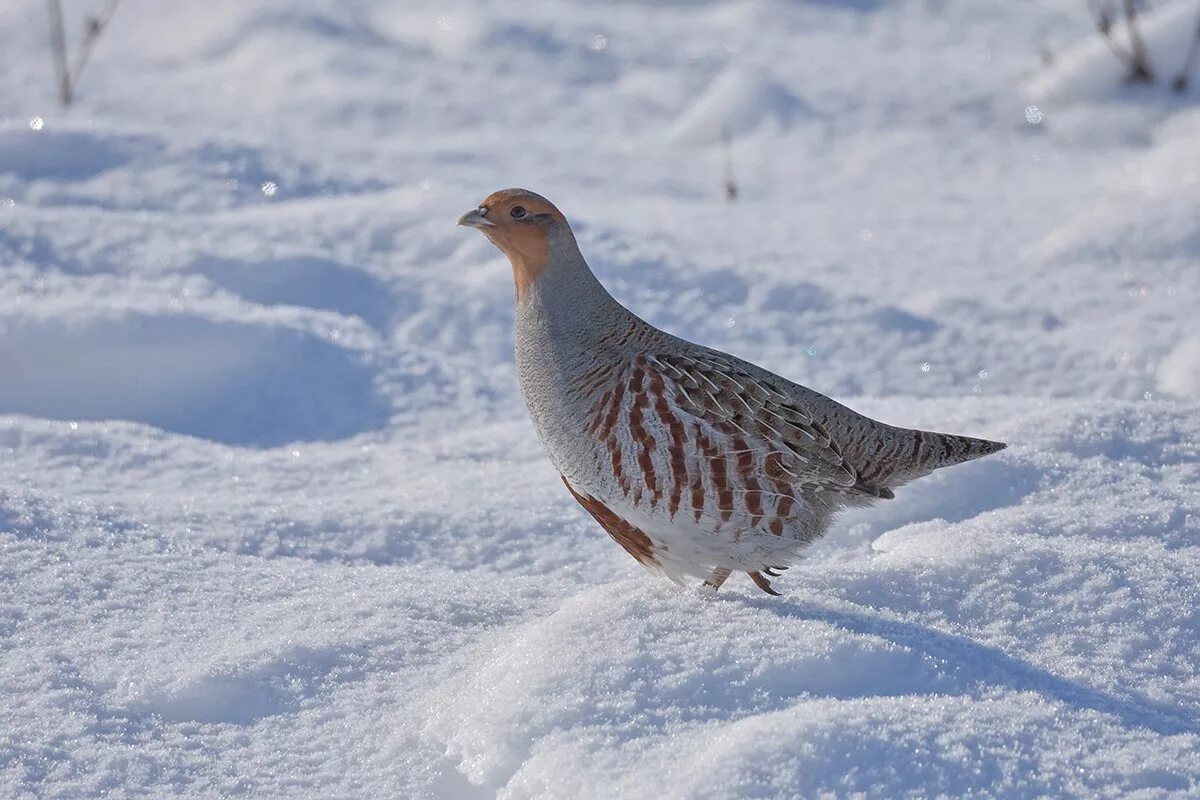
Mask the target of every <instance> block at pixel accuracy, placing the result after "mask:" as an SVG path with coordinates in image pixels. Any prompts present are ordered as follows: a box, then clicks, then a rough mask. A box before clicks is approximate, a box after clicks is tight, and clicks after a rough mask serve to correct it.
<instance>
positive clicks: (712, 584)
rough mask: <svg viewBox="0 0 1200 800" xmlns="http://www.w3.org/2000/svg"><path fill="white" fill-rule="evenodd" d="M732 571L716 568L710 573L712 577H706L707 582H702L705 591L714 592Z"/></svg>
mask: <svg viewBox="0 0 1200 800" xmlns="http://www.w3.org/2000/svg"><path fill="white" fill-rule="evenodd" d="M731 572H733V570H731V569H729V568H727V567H717V568H716V569H714V570H713V571H712V575H709V576H708V580H706V581H705V582H704V588H705V589H712V590H713V591H714V592H715V591H716V590H717V589H720V588H721V584H722V583H724V582H725V579H726V578H728V577H729V573H731Z"/></svg>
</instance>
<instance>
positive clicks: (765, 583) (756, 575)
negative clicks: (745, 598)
mask: <svg viewBox="0 0 1200 800" xmlns="http://www.w3.org/2000/svg"><path fill="white" fill-rule="evenodd" d="M746 574H747V575H749V576H750V580H752V581H754V585H755V586H757V587H758V588H760V589H762V590H763V591H764V592H766V593H767V594H773V595H775V596H776V597H778V596H779V592H777V591H775V590H774V589H772V588H771V582H770V581H769V580H767V579H766V578H764V577H763V576H762V573H761V572H747V573H746Z"/></svg>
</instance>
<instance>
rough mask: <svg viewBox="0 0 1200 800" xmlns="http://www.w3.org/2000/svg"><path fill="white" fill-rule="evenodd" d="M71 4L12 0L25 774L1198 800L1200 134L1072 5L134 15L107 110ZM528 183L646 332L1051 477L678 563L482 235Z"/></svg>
mask: <svg viewBox="0 0 1200 800" xmlns="http://www.w3.org/2000/svg"><path fill="white" fill-rule="evenodd" d="M66 5H67V18H68V21H69V22H70V23H71V24H72V26H73V27H72V29H71V34H72V36H73V35H74V34H75V33H76V32H77V31H78V25H79V22H80V20H81V18H82V15H83V14H84V13H85V10H84V8H83V7H82V6H76V5H75V4H71V3H68V4H66ZM1193 13H1194V4H1193V3H1191V2H1183V0H1177V1H1176V2H1164V3H1161V4H1156V8H1155V10H1154V11H1152V12H1151V13H1150V14H1148V15H1146V17H1145V29H1144V30H1145V35H1146V38H1147V41H1148V43H1149V45H1150V49H1151V55H1152V58H1154V59H1155V64H1156V65H1158V64H1159V58H1161V59H1162V64H1163V66H1162V70H1163V71H1164V72H1169V71H1170V70H1171V69H1173V68H1174V66H1173V65H1174V63H1175V61H1176V60H1179V59H1175V56H1174V55H1172V54H1171V53H1170V52H1168V51H1169V50H1170V49H1171V48H1176V47H1178V46H1179V45H1181V44H1182V45H1186V36H1185V34H1182V33H1180V30H1182V29H1181V28H1180V27H1179V25H1178V24H1177V23H1178V22H1179V21H1180V20H1182V21H1184V22H1185V23H1186V25H1187V26H1188V27H1190V25H1191V24H1192V23H1191V22H1190V21H1189V20H1193V19H1194V17H1193V16H1192V14H1193ZM43 14H44V8H43V6H41V5H40V4H36V3H25V4H21V3H10V4H6V5H4V6H2V7H0V31H2V32H3V33H0V50H2V51H3V52H4V53H5V54H6V56H7V58H6V59H5V68H4V70H0V108H3V109H4V112H3V116H2V117H0V275H2V279H0V376H2V377H0V641H2V642H3V644H2V646H0V796H5V797H9V796H12V797H56V798H58V797H61V798H66V797H94V796H99V795H102V794H108V795H111V796H118V797H125V796H153V797H161V796H178V797H214V796H226V795H229V796H253V797H286V798H294V797H331V796H336V797H414V798H474V797H495V796H500V797H507V798H550V797H578V798H589V797H613V796H618V797H628V798H651V797H659V798H673V797H688V798H750V797H753V798H790V797H797V796H798V797H818V796H830V797H832V796H837V797H841V796H855V795H859V796H872V797H906V796H912V797H930V796H956V797H957V796H972V795H973V796H1005V797H1039V796H1087V797H1093V796H1104V797H1116V796H1121V797H1144V798H1151V797H1154V798H1157V797H1176V796H1178V797H1184V796H1194V795H1196V794H1197V793H1200V763H1197V759H1196V758H1195V754H1196V752H1197V750H1198V748H1200V617H1198V613H1200V612H1198V611H1197V609H1198V608H1200V603H1198V600H1200V589H1198V588H1197V587H1198V586H1200V547H1198V546H1197V541H1198V536H1200V383H1198V380H1200V377H1198V376H1200V338H1197V328H1196V321H1195V308H1196V306H1197V302H1198V301H1200V272H1198V271H1197V270H1196V261H1197V258H1198V257H1200V192H1198V191H1196V188H1197V184H1198V183H1200V161H1198V158H1197V155H1196V152H1195V147H1194V143H1195V141H1196V136H1197V135H1198V134H1200V108H1198V107H1197V105H1196V101H1195V97H1196V95H1195V92H1194V90H1193V92H1192V93H1191V94H1186V95H1184V96H1182V97H1178V96H1175V95H1173V94H1171V93H1170V92H1169V91H1168V90H1167V89H1166V88H1165V87H1164V86H1161V85H1160V86H1158V87H1129V86H1124V85H1122V84H1121V83H1120V82H1119V80H1118V79H1117V78H1118V77H1119V73H1120V70H1119V65H1118V64H1116V62H1115V60H1114V59H1112V56H1111V54H1109V53H1108V52H1107V51H1106V50H1105V49H1104V46H1103V43H1102V42H1099V41H1098V37H1097V36H1096V34H1095V32H1094V31H1093V30H1092V23H1091V20H1090V19H1089V17H1088V15H1087V14H1086V10H1085V9H1084V8H1083V7H1082V6H1081V4H1079V3H1078V2H1076V0H1053V2H1046V3H1038V4H1012V3H1006V2H1000V0H987V2H980V3H972V4H942V3H930V2H923V1H918V0H897V2H874V1H861V2H852V3H842V2H833V1H832V0H822V1H821V2H783V0H761V2H758V1H756V2H745V3H736V4H720V3H711V4H694V3H678V4H656V5H654V6H653V7H650V6H643V5H641V4H623V3H616V4H609V3H599V2H588V3H578V4H565V3H563V4H559V3H540V2H539V3H532V4H489V3H482V2H470V1H469V0H459V1H458V2H452V3H446V4H440V5H437V6H432V5H427V6H421V7H417V6H413V5H405V4H395V3H385V2H379V1H378V0H352V2H347V3H339V4H333V3H328V2H321V1H320V0H298V1H297V2H293V3H289V4H287V5H286V6H284V7H275V6H268V5H266V4H261V3H246V2H234V0H212V1H210V2H207V3H182V4H181V3H173V4H156V3H150V2H147V1H146V0H128V1H127V2H125V3H122V4H121V6H120V8H119V9H118V12H117V14H116V16H115V18H114V21H113V23H112V26H111V28H110V29H109V30H108V31H106V32H105V33H104V35H103V37H102V38H101V40H100V42H99V44H98V46H97V49H96V51H95V53H94V56H93V60H92V62H91V63H90V64H89V66H88V70H87V72H86V74H85V76H84V79H83V81H82V83H81V84H80V87H79V93H78V96H79V99H78V105H77V106H76V107H75V108H73V109H72V110H71V111H69V112H63V111H62V110H60V109H58V108H57V107H56V105H55V99H54V98H55V95H54V86H53V82H52V80H51V78H50V75H49V72H48V69H47V67H48V54H47V53H46V52H45V44H44V43H45V41H46V37H45V28H44V26H45V21H44V19H43ZM1039 43H1044V44H1045V45H1046V46H1047V47H1048V48H1049V49H1050V50H1051V51H1052V52H1053V53H1054V54H1055V59H1054V63H1053V64H1051V65H1050V66H1039V64H1038V58H1037V49H1038V47H1037V45H1038V44H1039ZM1160 52H1161V55H1159V53H1160ZM1173 59H1175V60H1173ZM1031 106H1036V113H1034V112H1032V111H1030V110H1029V108H1030V107H1031ZM722 128H728V129H729V130H730V131H731V132H732V133H733V142H732V147H733V156H734V169H735V178H736V180H737V183H738V185H739V188H740V190H741V191H740V195H739V199H738V202H737V203H733V204H729V203H726V202H724V199H723V195H722V190H723V187H722V162H723V153H722V150H721V147H720V135H721V129H722ZM513 185H522V186H527V187H528V188H531V189H533V190H535V191H538V192H541V193H543V194H545V195H547V196H548V197H550V198H551V199H553V200H554V201H555V202H557V203H558V204H559V205H560V206H561V207H562V208H563V210H564V211H565V213H566V214H567V215H568V217H569V218H570V219H571V220H572V221H573V223H574V225H575V228H576V231H577V233H578V237H579V240H580V243H581V245H582V247H583V250H584V252H585V254H586V255H587V256H588V257H589V259H590V261H591V263H592V265H593V267H594V268H595V269H596V272H597V274H598V275H599V276H600V278H601V279H602V280H603V281H604V282H605V283H606V285H608V286H609V287H610V288H611V289H612V291H613V292H614V293H615V294H616V295H617V296H618V297H619V298H620V299H622V300H623V301H624V302H626V303H628V304H629V305H630V306H631V307H633V308H634V309H635V310H636V311H637V312H638V313H639V314H641V315H643V316H645V317H647V318H648V319H650V320H652V321H653V322H655V323H657V324H659V325H661V326H663V327H666V328H667V329H669V330H672V331H673V332H676V333H679V334H682V335H684V336H687V337H689V338H692V339H695V340H698V341H702V342H704V343H706V344H709V345H712V346H716V347H720V348H723V349H726V350H729V351H731V352H734V353H736V354H738V355H740V356H743V357H746V358H749V359H750V360H753V361H755V362H757V363H760V364H763V365H764V366H766V367H768V368H771V369H773V370H776V371H778V372H781V373H783V374H785V375H787V376H789V377H791V378H793V379H796V380H799V381H802V382H804V383H805V384H807V385H809V386H812V387H813V388H815V389H818V390H820V391H823V392H825V393H828V394H830V395H832V396H834V397H835V398H837V399H839V400H842V401H844V402H846V403H848V404H850V405H851V406H852V407H854V408H856V409H858V410H861V411H863V412H864V413H869V414H871V415H873V416H876V417H879V418H882V419H884V420H887V421H889V422H892V423H895V424H901V425H911V426H920V427H928V428H935V429H940V430H946V431H951V432H956V433H964V434H971V435H978V436H985V437H989V438H996V439H1001V440H1004V441H1007V442H1009V444H1010V447H1009V449H1008V450H1006V451H1004V452H1003V453H1001V454H998V455H996V456H992V457H989V458H988V459H984V460H981V461H979V462H973V463H971V464H968V465H964V466H961V467H956V468H953V469H948V470H944V471H941V472H939V473H936V474H934V475H933V476H931V477H929V478H927V479H923V480H921V481H919V482H916V483H914V484H912V485H910V486H907V487H904V488H902V489H900V490H899V491H898V492H897V497H896V499H895V500H892V501H888V502H886V503H881V504H879V505H878V506H877V507H875V508H872V509H864V510H858V511H855V512H853V513H851V514H847V515H845V516H844V517H843V518H842V519H841V520H840V521H839V523H838V525H837V526H836V527H835V529H834V530H833V531H832V532H831V534H830V535H829V536H828V537H826V538H825V539H823V540H821V541H820V542H818V543H817V544H816V545H815V546H814V547H813V548H812V549H811V550H810V551H809V553H808V557H807V558H806V559H805V560H804V561H803V562H802V563H801V564H799V565H797V566H795V567H793V568H792V569H791V570H789V571H788V572H787V573H786V574H785V576H784V577H783V578H781V579H779V580H778V581H776V586H777V588H779V589H781V590H782V591H783V592H784V596H783V597H781V598H771V597H767V596H765V595H763V594H761V593H759V592H758V591H757V590H756V589H755V588H754V587H753V586H752V585H751V584H750V583H749V581H748V580H746V579H745V577H744V576H741V577H740V578H739V576H734V577H733V578H731V579H730V581H729V582H728V583H727V584H726V587H725V588H723V589H722V591H721V592H720V593H719V594H718V595H716V596H709V595H702V594H700V593H698V592H692V591H686V590H680V589H678V588H676V587H674V586H672V585H671V584H669V583H667V582H665V581H661V580H656V579H654V578H652V577H651V576H649V575H648V574H646V573H644V572H643V571H642V570H641V569H640V568H639V567H638V566H637V565H636V563H635V562H633V560H632V559H630V558H629V557H628V556H627V555H626V554H624V553H623V552H622V551H621V550H620V549H619V548H618V547H616V546H615V545H614V544H613V543H612V542H611V541H610V540H609V539H608V537H607V536H606V535H604V533H603V532H602V531H600V530H599V528H598V527H597V526H596V525H595V523H594V522H593V521H591V519H590V518H588V517H587V516H586V515H585V514H584V513H583V512H582V511H581V510H580V509H579V508H578V507H577V506H576V505H575V504H574V501H573V500H572V499H571V498H570V497H569V496H568V495H567V494H566V492H564V491H563V490H562V486H561V484H560V482H559V480H558V477H557V475H556V474H555V472H554V470H553V469H552V468H551V467H550V465H549V464H548V463H547V462H546V460H545V458H544V456H543V455H542V454H541V451H540V448H539V445H538V443H537V441H536V437H535V435H534V433H533V430H532V427H531V425H530V423H529V422H528V420H527V418H526V415H525V410H524V404H523V402H522V401H521V399H520V396H519V393H518V390H517V386H516V380H515V375H514V371H513V363H512V287H511V277H510V275H509V269H508V266H507V264H506V263H505V262H504V260H503V257H502V256H500V255H499V254H498V253H497V252H495V251H494V250H493V249H492V248H491V247H490V245H488V244H487V242H486V241H484V240H483V239H482V237H480V236H478V235H477V234H474V233H473V232H471V231H467V230H463V229H461V228H459V229H456V228H455V227H454V224H453V223H454V220H455V219H457V217H458V215H459V214H461V213H462V212H463V211H465V210H467V209H469V208H472V207H473V206H474V205H476V204H477V203H478V202H479V200H480V199H482V198H483V197H485V196H486V195H487V194H488V193H490V192H491V191H493V190H495V189H498V188H502V187H506V186H513Z"/></svg>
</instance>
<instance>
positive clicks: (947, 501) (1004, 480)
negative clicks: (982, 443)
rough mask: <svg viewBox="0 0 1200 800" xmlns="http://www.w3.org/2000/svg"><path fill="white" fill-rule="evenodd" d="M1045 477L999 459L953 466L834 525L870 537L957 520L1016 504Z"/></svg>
mask: <svg viewBox="0 0 1200 800" xmlns="http://www.w3.org/2000/svg"><path fill="white" fill-rule="evenodd" d="M1045 479H1046V476H1045V474H1044V472H1043V471H1042V470H1041V469H1040V468H1038V467H1036V466H1034V465H1033V464H1027V463H1019V462H1017V461H1016V460H1015V459H1010V458H1006V457H1004V456H1001V457H999V458H996V457H992V458H989V459H985V460H980V461H976V462H973V463H971V464H964V465H959V466H955V467H952V468H949V469H943V470H939V471H938V472H935V473H933V474H932V475H928V476H926V477H924V478H921V479H920V480H918V481H915V482H913V483H911V484H909V485H907V486H902V487H900V488H899V489H897V490H896V497H895V499H894V500H889V501H887V502H886V503H879V504H877V505H875V506H872V507H870V508H864V509H849V510H847V511H845V512H843V514H842V515H841V516H840V517H839V518H838V525H839V527H845V528H848V527H852V526H853V527H856V528H857V529H858V530H859V532H860V533H861V534H862V535H864V536H866V537H867V538H869V539H874V538H875V537H877V536H881V535H882V534H884V533H886V532H887V531H889V530H894V529H896V528H902V527H904V526H905V525H911V524H913V523H916V522H926V521H929V520H934V519H941V520H944V521H946V522H947V523H954V522H962V521H963V520H968V519H971V518H972V517H977V516H979V515H980V514H984V513H986V512H988V511H992V510H995V509H997V508H1010V507H1012V506H1017V505H1020V504H1021V501H1023V500H1024V499H1025V498H1026V497H1028V496H1029V495H1031V494H1033V493H1034V492H1036V491H1037V490H1038V488H1039V487H1041V486H1042V485H1043V482H1044V481H1045Z"/></svg>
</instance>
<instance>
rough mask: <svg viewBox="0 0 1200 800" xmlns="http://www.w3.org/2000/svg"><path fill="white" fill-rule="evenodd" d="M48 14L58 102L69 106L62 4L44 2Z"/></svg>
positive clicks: (53, 0) (54, 0)
mask: <svg viewBox="0 0 1200 800" xmlns="http://www.w3.org/2000/svg"><path fill="white" fill-rule="evenodd" d="M46 10H47V11H48V12H49V14H50V49H51V51H52V52H53V54H54V74H55V77H57V78H58V102H60V103H62V104H63V105H64V106H69V105H71V73H70V71H69V70H68V69H67V34H66V31H65V30H64V29H63V15H62V3H61V2H60V0H46Z"/></svg>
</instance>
